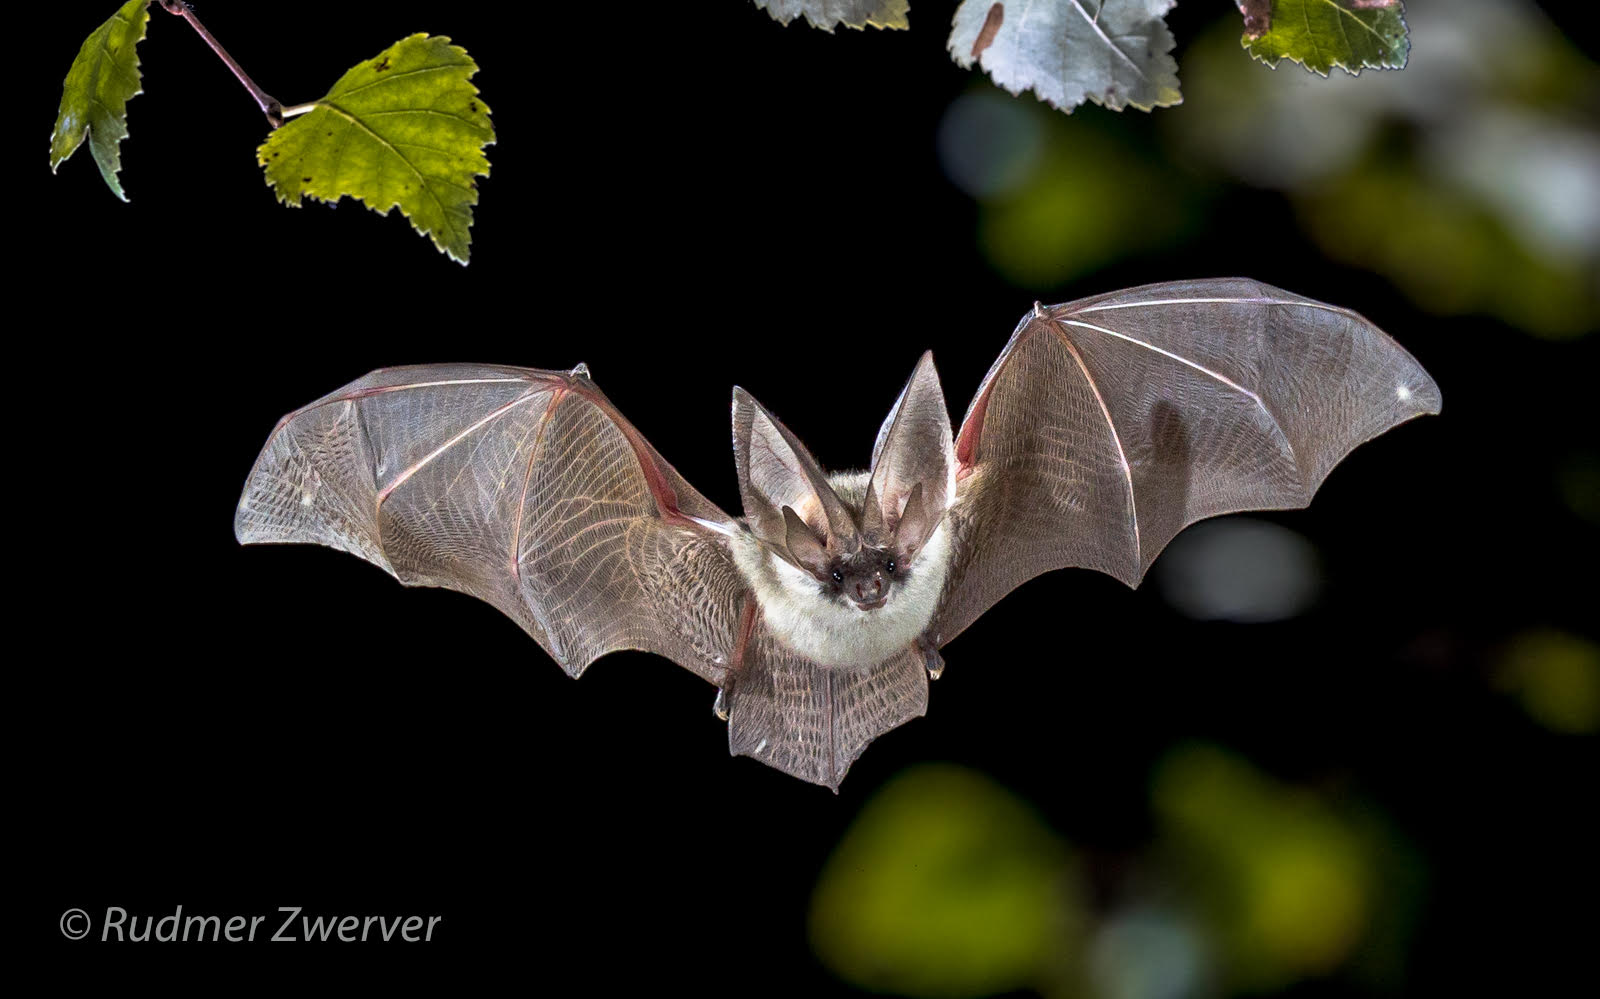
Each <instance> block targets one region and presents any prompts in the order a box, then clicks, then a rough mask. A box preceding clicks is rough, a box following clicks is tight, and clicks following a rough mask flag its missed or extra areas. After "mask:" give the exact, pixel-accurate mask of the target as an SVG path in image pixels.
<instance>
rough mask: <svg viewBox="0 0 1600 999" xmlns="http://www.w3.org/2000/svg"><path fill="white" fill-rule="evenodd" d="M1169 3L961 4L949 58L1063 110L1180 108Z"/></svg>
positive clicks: (1014, 0) (1026, 0)
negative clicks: (1087, 105) (1090, 106)
mask: <svg viewBox="0 0 1600 999" xmlns="http://www.w3.org/2000/svg"><path fill="white" fill-rule="evenodd" d="M1173 2H1174V0H1006V2H992V0H963V2H962V4H961V6H960V7H958V8H956V16H955V23H954V25H953V26H952V27H951V30H950V42H949V45H948V48H949V49H950V56H951V58H953V59H954V60H955V61H956V62H957V63H959V64H960V65H962V66H964V67H967V68H971V66H972V64H973V63H974V62H977V63H978V64H980V65H981V66H982V67H983V68H984V69H985V70H986V71H987V72H988V73H989V75H990V76H991V77H993V79H994V82H995V83H997V84H999V85H1000V86H1002V87H1004V88H1005V89H1007V90H1009V91H1010V92H1011V93H1013V94H1020V93H1022V91H1024V90H1029V89H1031V90H1032V91H1033V92H1034V93H1035V94H1037V95H1038V96H1039V99H1040V100H1041V101H1044V102H1046V103H1048V104H1050V105H1052V106H1054V107H1057V108H1059V109H1061V110H1062V111H1071V110H1072V109H1073V108H1075V107H1077V106H1078V105H1079V104H1082V103H1083V102H1084V101H1085V100H1090V101H1093V102H1094V103H1096V104H1100V105H1103V106H1105V107H1107V108H1110V109H1111V110H1113V111H1120V110H1122V109H1123V108H1124V107H1128V106H1130V105H1131V106H1132V107H1136V108H1139V109H1140V110H1142V111H1148V110H1150V109H1151V108H1154V107H1168V106H1171V105H1173V104H1178V103H1180V102H1181V101H1182V100H1183V98H1182V96H1181V95H1180V94H1179V93H1178V64H1177V63H1176V62H1175V61H1174V60H1173V58H1172V56H1171V55H1170V54H1169V53H1170V52H1171V51H1172V45H1173V40H1172V32H1170V31H1168V30H1167V25H1166V23H1165V22H1164V21H1163V20H1162V18H1163V17H1164V16H1165V15H1166V13H1167V11H1168V10H1170V9H1172V5H1173Z"/></svg>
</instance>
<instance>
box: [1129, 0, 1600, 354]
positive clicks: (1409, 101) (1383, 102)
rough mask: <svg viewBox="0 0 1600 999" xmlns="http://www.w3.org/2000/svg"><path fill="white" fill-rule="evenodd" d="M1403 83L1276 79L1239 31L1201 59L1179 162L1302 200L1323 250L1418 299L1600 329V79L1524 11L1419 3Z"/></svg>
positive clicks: (1535, 322) (1555, 333) (1383, 78)
mask: <svg viewBox="0 0 1600 999" xmlns="http://www.w3.org/2000/svg"><path fill="white" fill-rule="evenodd" d="M1412 7H1413V8H1414V9H1413V10H1412V11H1411V13H1410V21H1411V28H1412V29H1413V30H1415V31H1416V32H1417V34H1418V37H1424V36H1426V37H1427V38H1429V39H1430V44H1428V45H1427V46H1423V47H1420V48H1419V49H1418V50H1417V51H1416V52H1415V53H1413V54H1412V58H1411V60H1410V65H1408V66H1407V68H1406V71H1405V72H1404V73H1403V74H1400V73H1380V74H1371V73H1368V74H1364V75H1363V76H1361V77H1360V78H1359V79H1358V78H1355V77H1352V76H1346V75H1344V74H1340V75H1339V76H1337V77H1334V78H1333V79H1328V80H1319V79H1316V78H1315V77H1312V76H1303V75H1301V74H1298V73H1295V74H1291V75H1290V76H1288V77H1283V76H1276V77H1274V76H1271V75H1269V74H1266V73H1261V72H1259V71H1257V70H1256V69H1254V68H1253V67H1251V65H1250V63H1249V62H1248V61H1247V60H1243V59H1240V58H1239V57H1238V50H1237V48H1236V45H1237V42H1236V39H1237V37H1238V36H1237V32H1236V30H1235V29H1234V28H1233V27H1232V26H1230V25H1227V24H1219V27H1220V29H1221V30H1220V31H1219V30H1213V31H1210V32H1206V33H1204V34H1202V35H1201V36H1200V37H1199V38H1197V39H1195V41H1194V42H1193V43H1192V44H1190V45H1189V47H1188V48H1187V49H1186V52H1185V63H1184V64H1185V66H1186V67H1187V69H1188V72H1189V75H1190V84H1189V86H1188V88H1187V90H1188V94H1187V100H1186V102H1185V103H1186V107H1185V108H1184V113H1183V114H1181V115H1171V116H1167V117H1164V118H1163V119H1162V120H1161V125H1162V126H1163V127H1164V128H1165V129H1166V130H1167V132H1168V135H1169V136H1170V137H1171V138H1172V139H1173V140H1175V145H1176V147H1177V148H1175V149H1174V150H1173V151H1172V152H1171V153H1170V154H1169V155H1170V156H1171V157H1172V158H1174V159H1177V160H1180V161H1184V162H1195V161H1206V162H1210V163H1211V164H1213V165H1214V166H1215V167H1216V168H1218V169H1220V170H1223V171H1225V172H1226V173H1228V174H1229V175H1231V176H1232V177H1234V178H1237V179H1240V180H1243V181H1244V182H1246V183H1248V184H1252V185H1255V186H1261V187H1268V188H1273V189H1277V190H1282V191H1285V192H1288V193H1289V195H1290V197H1291V200H1292V201H1293V203H1294V204H1295V207H1296V209H1297V211H1298V213H1299V216H1300V220H1301V222H1302V224H1303V225H1304V227H1305V228H1306V231H1307V233H1308V235H1310V236H1311V237H1312V238H1313V239H1315V240H1316V241H1317V242H1318V243H1319V244H1320V245H1321V247H1322V249H1323V251H1324V252H1325V253H1327V254H1329V255H1330V256H1332V257H1335V258H1337V259H1340V260H1342V261H1345V262H1348V263H1351V264H1354V265H1356V266H1360V267H1365V268H1368V269H1370V270H1372V271H1375V272H1377V273H1380V274H1383V275H1384V276H1385V277H1387V278H1389V279H1390V280H1391V281H1392V282H1393V283H1394V284H1395V285H1397V286H1398V287H1399V288H1400V289H1401V290H1402V291H1404V292H1405V293H1406V294H1407V295H1408V296H1409V297H1410V298H1412V299H1413V300H1414V301H1416V302H1417V303H1418V304H1419V305H1421V306H1423V307H1424V308H1427V309H1429V310H1430V311H1433V312H1436V313H1444V314H1461V313H1471V312H1481V313H1487V314H1490V315H1493V316H1495V317H1497V318H1499V319H1502V320H1504V321H1505V322H1507V323H1509V324H1511V325H1513V326H1516V327H1519V328H1521V329H1524V330H1527V331H1529V332H1532V333H1535V334H1537V335H1541V336H1549V337H1573V336H1579V335H1582V334H1584V333H1586V332H1588V331H1590V330H1592V329H1593V328H1595V327H1596V326H1597V325H1600V281H1597V280H1596V278H1595V276H1596V274H1597V273H1600V269H1597V268H1600V133H1597V131H1596V129H1595V128H1594V124H1593V116H1592V115H1591V114H1589V113H1588V112H1587V105H1586V103H1585V102H1586V101H1589V100H1590V99H1589V98H1588V97H1587V96H1586V95H1592V94H1594V93H1595V92H1596V88H1597V86H1600V70H1597V68H1596V66H1595V65H1594V64H1593V63H1591V62H1589V61H1588V60H1586V59H1585V58H1583V55H1582V53H1581V52H1580V51H1578V50H1577V49H1576V48H1575V47H1574V45H1573V43H1572V42H1571V40H1569V39H1568V38H1566V37H1565V36H1564V35H1562V33H1561V32H1560V31H1558V30H1556V29H1555V28H1554V27H1553V26H1552V25H1551V24H1550V23H1549V22H1548V20H1546V19H1545V18H1544V17H1543V16H1542V15H1541V14H1540V12H1539V11H1538V9H1537V8H1535V7H1533V6H1532V5H1531V4H1529V3H1527V2H1525V0H1452V2H1451V3H1450V4H1449V5H1448V8H1446V7H1444V6H1439V5H1436V6H1432V7H1429V6H1426V5H1416V4H1413V5H1412Z"/></svg>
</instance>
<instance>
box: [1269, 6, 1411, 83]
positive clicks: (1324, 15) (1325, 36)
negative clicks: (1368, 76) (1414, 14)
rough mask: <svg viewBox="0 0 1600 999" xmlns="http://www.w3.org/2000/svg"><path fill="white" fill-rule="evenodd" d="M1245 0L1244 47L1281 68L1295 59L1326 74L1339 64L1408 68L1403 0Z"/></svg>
mask: <svg viewBox="0 0 1600 999" xmlns="http://www.w3.org/2000/svg"><path fill="white" fill-rule="evenodd" d="M1266 8H1267V4H1266V3H1265V2H1263V0H1240V3H1239V9H1240V11H1241V12H1243V13H1244V15H1245V33H1244V35H1243V37H1241V38H1240V39H1239V44H1241V45H1243V46H1244V47H1245V48H1246V49H1248V50H1249V52H1250V54H1251V55H1253V56H1255V57H1256V58H1257V59H1259V60H1261V61H1262V62H1264V63H1266V64H1267V65H1268V66H1272V67H1276V66H1277V65H1278V60H1279V59H1292V60H1293V61H1295V62H1297V63H1299V64H1300V65H1302V66H1304V67H1305V68H1306V69H1309V70H1311V71H1312V72H1313V73H1317V74H1319V75H1321V76H1327V75H1328V71H1329V70H1331V69H1332V68H1333V67H1335V66H1338V67H1339V68H1340V69H1342V70H1344V71H1345V72H1347V73H1349V74H1351V75H1352V76H1354V75H1356V74H1358V73H1360V72H1361V71H1362V70H1363V69H1404V68H1405V65H1406V56H1407V54H1409V53H1410V51H1411V39H1410V38H1409V37H1408V35H1407V34H1406V22H1405V17H1404V14H1405V5H1404V4H1402V3H1401V2H1400V0H1272V2H1271V10H1270V11H1268V10H1267V9H1266Z"/></svg>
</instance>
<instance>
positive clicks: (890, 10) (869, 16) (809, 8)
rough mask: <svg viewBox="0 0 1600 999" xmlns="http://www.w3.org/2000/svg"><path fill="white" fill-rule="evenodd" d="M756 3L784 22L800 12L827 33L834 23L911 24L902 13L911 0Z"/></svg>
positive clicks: (758, 0) (860, 25) (849, 25)
mask: <svg viewBox="0 0 1600 999" xmlns="http://www.w3.org/2000/svg"><path fill="white" fill-rule="evenodd" d="M756 6H757V7H760V8H761V9H762V10H765V11H766V12H767V13H768V14H771V15H772V18H773V20H775V21H777V22H778V23H779V24H782V25H785V26H787V25H788V23H789V22H790V21H792V20H794V19H795V18H796V17H799V16H800V15H802V14H804V15H805V18H806V20H807V21H810V22H811V26H812V27H813V28H821V29H822V30H823V31H826V32H828V33H829V34H832V33H833V27H834V25H836V24H842V25H844V26H845V27H847V28H855V29H857V30H860V29H861V28H865V27H866V26H867V25H869V24H870V25H872V26H873V27H874V28H899V29H901V30H904V29H906V28H909V27H911V22H910V20H909V19H907V17H906V13H907V12H908V11H909V10H910V9H911V0H756Z"/></svg>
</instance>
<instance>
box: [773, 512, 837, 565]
mask: <svg viewBox="0 0 1600 999" xmlns="http://www.w3.org/2000/svg"><path fill="white" fill-rule="evenodd" d="M783 525H784V547H786V548H788V549H789V556H790V557H791V558H792V559H793V560H794V562H795V564H796V565H798V566H800V568H802V569H804V570H805V571H807V572H809V573H811V575H813V576H816V577H817V578H819V579H820V578H821V577H822V574H823V573H824V572H826V571H827V570H828V550H827V548H826V547H824V546H823V543H822V539H821V538H819V537H817V536H816V534H815V533H813V532H812V530H811V528H809V527H807V526H806V522H805V521H803V520H801V519H800V515H799V514H797V513H795V512H794V507H792V506H786V507H784V508H783Z"/></svg>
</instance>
